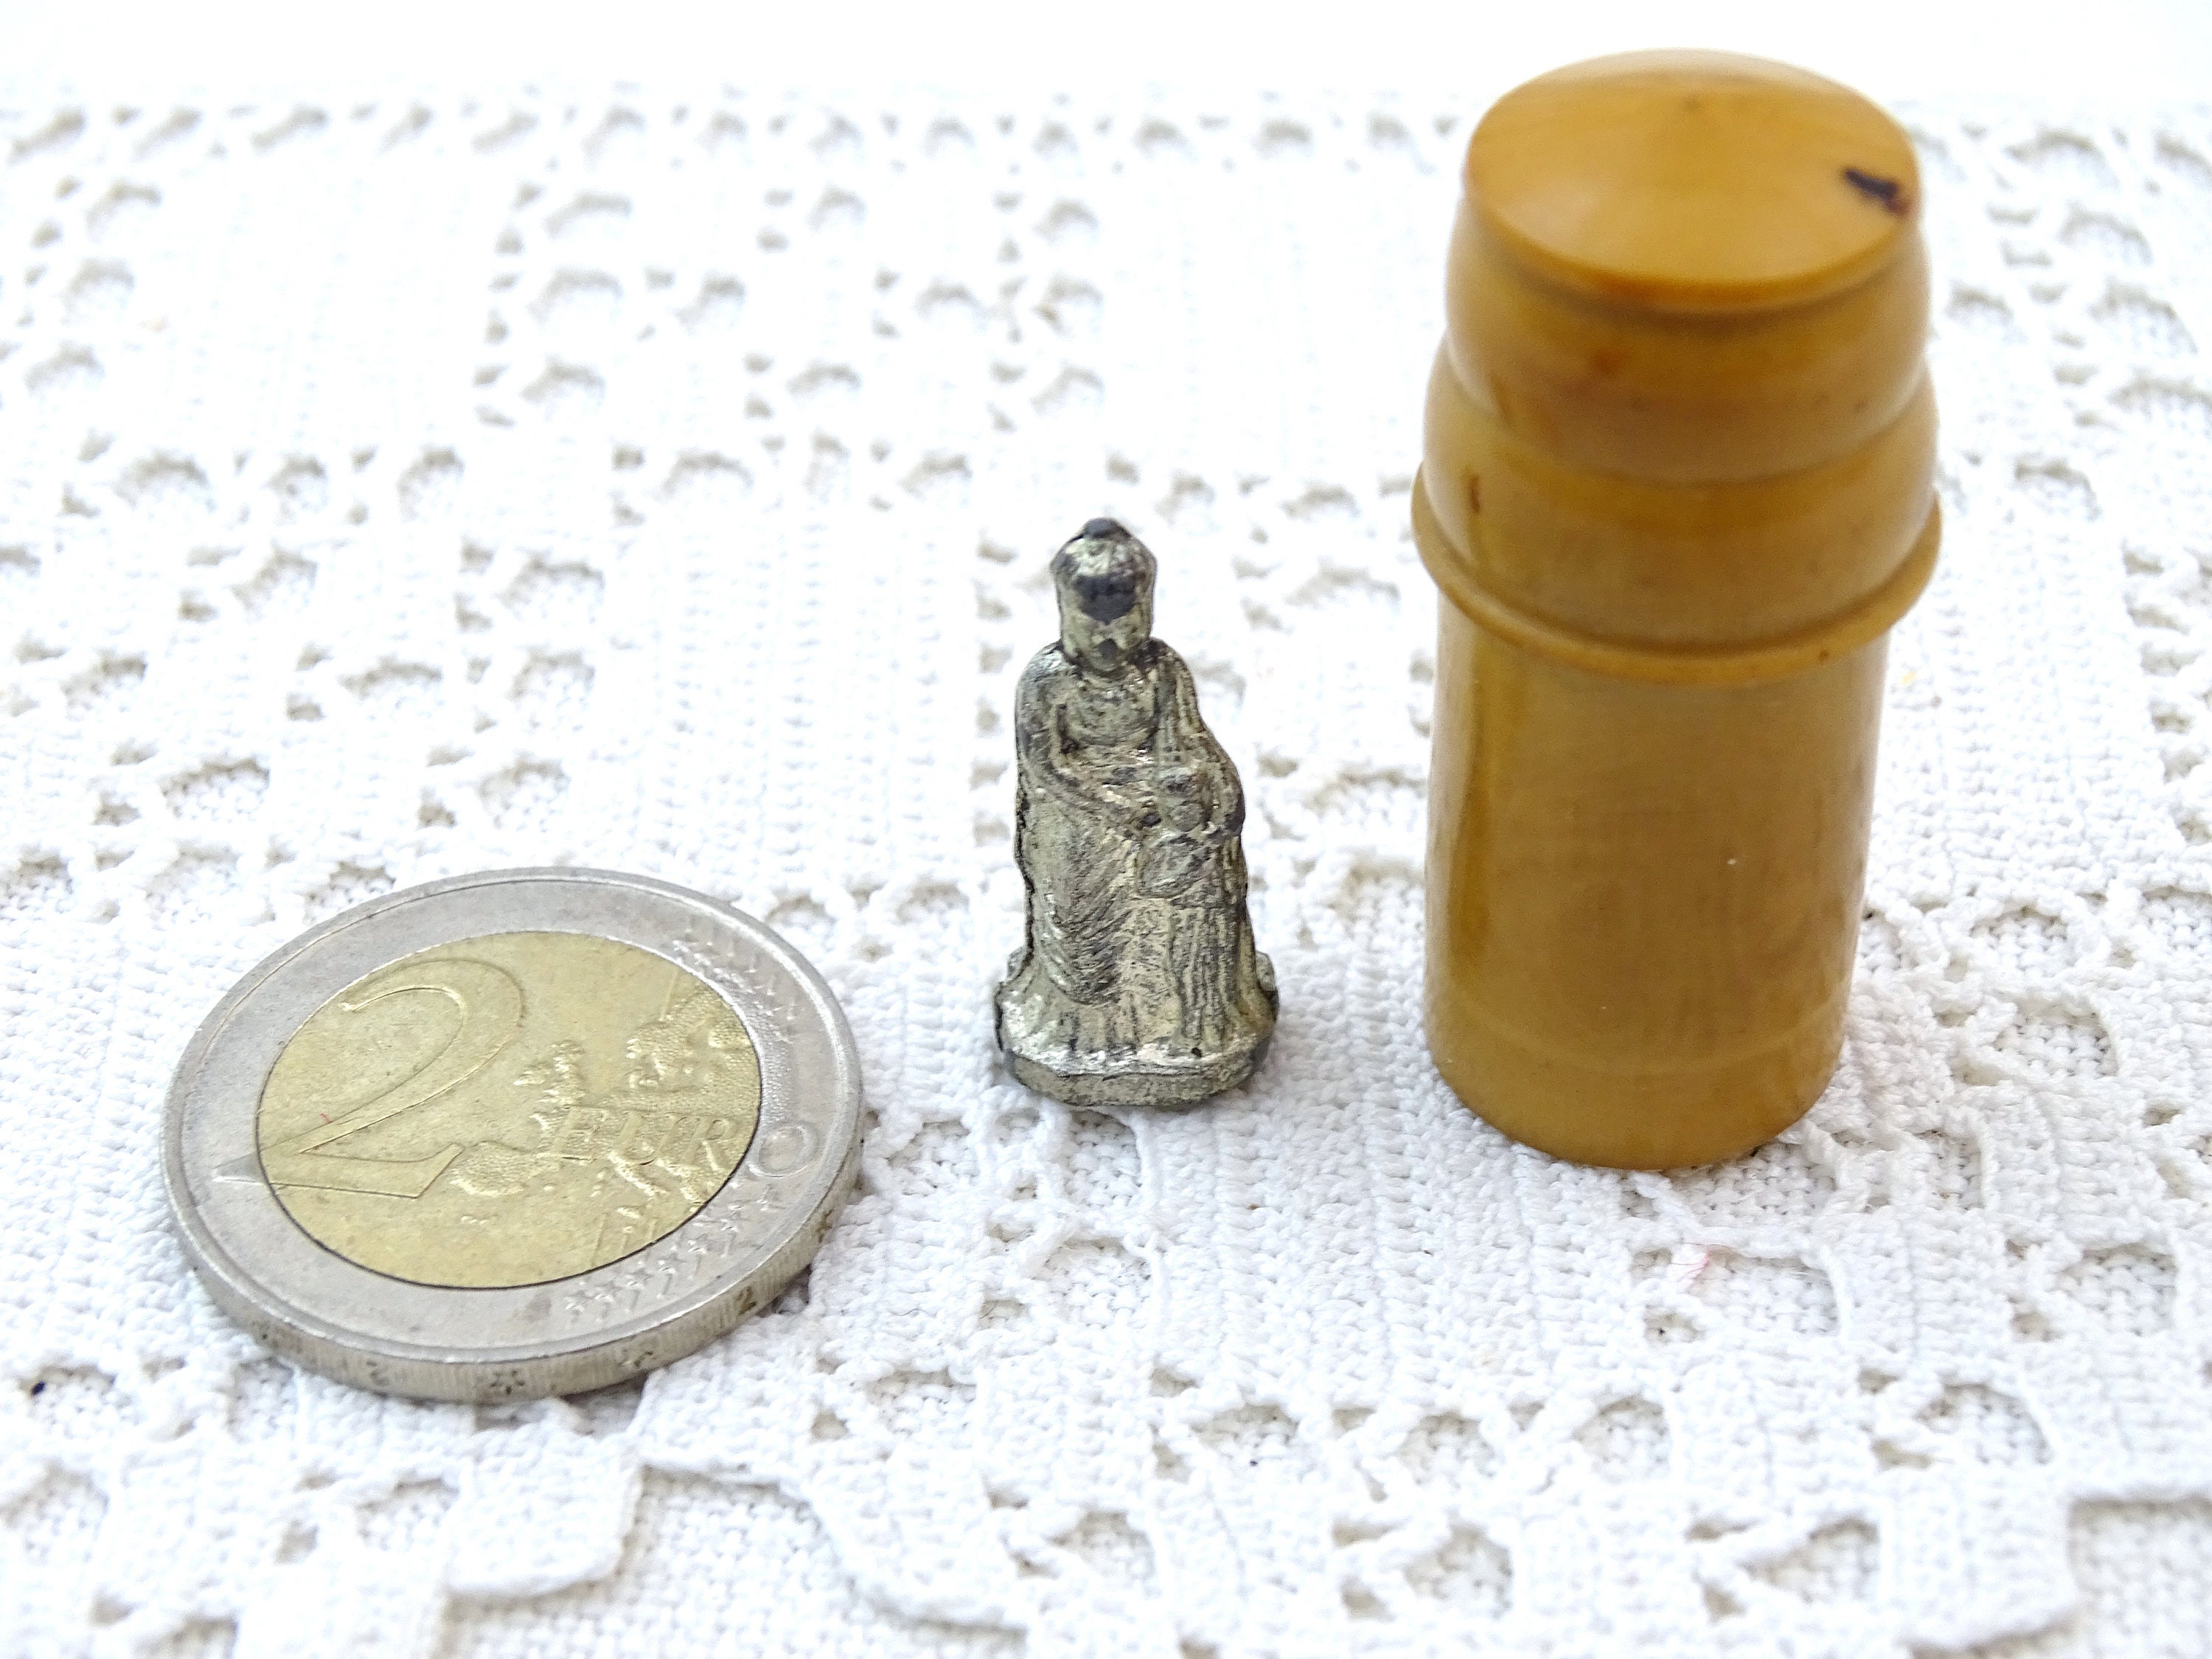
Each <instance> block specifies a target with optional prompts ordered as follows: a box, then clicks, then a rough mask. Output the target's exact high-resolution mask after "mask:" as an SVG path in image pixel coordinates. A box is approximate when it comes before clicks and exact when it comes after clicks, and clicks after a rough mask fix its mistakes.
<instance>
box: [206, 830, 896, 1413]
mask: <svg viewBox="0 0 2212 1659" xmlns="http://www.w3.org/2000/svg"><path fill="white" fill-rule="evenodd" d="M488 933H584V934H591V935H595V936H597V937H599V938H601V939H618V940H620V941H621V942H623V944H626V945H635V946H636V947H638V948H639V949H641V950H644V951H650V952H652V953H653V954H654V955H655V956H658V957H662V958H663V959H664V960H666V961H668V962H671V963H675V964H677V965H678V967H681V968H683V969H686V970H687V971H689V972H690V973H692V974H694V975H697V976H698V977H699V978H700V979H701V980H702V981H705V982H706V983H707V984H708V986H710V987H713V989H714V991H715V992H716V993H717V994H719V995H720V996H721V997H722V998H723V999H724V1000H726V1001H727V1002H728V1004H729V1005H730V1006H731V1008H732V1009H733V1010H734V1011H735V1012H736V1013H737V1015H738V1018H739V1019H740V1020H741V1021H742V1022H743V1023H744V1027H745V1030H746V1033H747V1034H748V1036H750V1038H751V1039H752V1042H753V1046H754V1048H755V1049H756V1051H757V1053H758V1054H759V1057H760V1066H761V1109H760V1121H759V1126H758V1127H757V1129H756V1130H755V1132H754V1134H753V1139H752V1143H751V1145H750V1146H748V1147H747V1148H746V1151H745V1154H744V1158H741V1159H740V1160H739V1162H738V1167H737V1169H736V1170H735V1171H734V1172H733V1173H732V1175H731V1176H730V1178H729V1180H728V1181H727V1182H725V1183H724V1184H723V1186H722V1188H721V1189H720V1191H719V1192H717V1193H716V1194H714V1197H712V1198H711V1199H709V1200H708V1201H707V1202H706V1204H705V1205H703V1206H702V1207H701V1208H700V1210H699V1211H698V1212H697V1213H696V1215H694V1216H693V1217H692V1218H690V1220H688V1221H686V1222H684V1223H683V1224H682V1225H679V1226H678V1227H677V1228H676V1229H674V1230H673V1231H671V1232H670V1233H668V1234H667V1235H666V1236H665V1237H662V1238H660V1239H659V1240H656V1241H655V1242H654V1243H652V1244H649V1245H647V1247H645V1248H644V1249H641V1250H639V1251H636V1252H635V1253H634V1254H632V1255H627V1256H624V1257H623V1258H622V1259H621V1260H620V1261H611V1262H609V1263H607V1264H606V1265H605V1267H595V1268H592V1270H590V1271H589V1272H587V1273H578V1274H575V1275H574V1277H571V1278H568V1279H558V1280H555V1281H553V1282H551V1283H548V1284H540V1285H520V1286H517V1287H514V1288H512V1289H475V1288H466V1289H461V1288H445V1287H440V1286H435V1285H416V1284H410V1283H408V1282H406V1281H404V1280H401V1279H392V1278H390V1277H387V1276H386V1275H385V1274H383V1273H376V1272H374V1271H372V1270H371V1269H369V1268H367V1267H360V1266H358V1265H356V1263H354V1262H351V1261H348V1260H346V1259H345V1258H344V1257H343V1256H341V1255H338V1254H337V1252H336V1251H334V1250H331V1249H329V1248H327V1247H326V1246H325V1245H323V1244H320V1243H317V1242H316V1241H315V1240H314V1239H313V1237H310V1236H309V1235H308V1234H307V1232H306V1231H304V1230H303V1229H302V1228H301V1227H300V1225H298V1224H297V1223H295V1221H294V1220H293V1219H292V1218H291V1217H290V1216H289V1215H287V1214H286V1213H285V1212H284V1210H283V1206H282V1205H281V1204H279V1202H278V1201H277V1198H276V1191H275V1189H274V1188H272V1187H271V1186H270V1184H269V1182H268V1180H267V1179H266V1178H265V1176H264V1175H263V1174H262V1170H261V1163H260V1152H259V1143H258V1114H259V1110H260V1103H261V1094H262V1089H263V1085H264V1084H265V1083H266V1082H267V1080H268V1077H269V1073H270V1069H271V1068H272V1067H273V1066H275V1065H276V1059H277V1056H278V1055H279V1054H282V1053H283V1048H284V1045H285V1044H286V1043H287V1042H289V1041H290V1040H291V1037H292V1034H293V1033H294V1032H295V1031H296V1030H298V1029H299V1027H300V1025H301V1022H303V1021H304V1020H306V1019H307V1017H308V1016H309V1015H310V1014H313V1012H315V1011H316V1010H317V1009H318V1008H319V1007H321V1006H322V1005H323V1004H324V1003H325V1001H327V1000H329V999H330V998H331V997H332V996H335V995H336V994H337V993H338V992H340V991H342V990H343V989H344V988H345V987H347V986H349V985H350V984H352V983H353V982H354V981H356V980H358V979H360V978H361V977H362V975H366V974H369V973H373V972H374V971H375V970H376V969H379V968H380V967H383V966H385V965H386V964H387V963H392V962H394V961H396V960H398V958H400V957H406V956H410V955H412V954H413V953H414V952H416V951H424V950H428V949H430V948H432V947H433V946H436V945H447V944H453V943H457V942H459V941H460V940H462V939H474V938H480V937H482V936H483V935H485V934H488ZM860 1112H861V1103H860V1061H859V1057H858V1055H857V1054H856V1052H855V1050H854V1047H853V1037H852V1033H851V1031H850V1030H849V1029H848V1027H847V1025H846V1024H845V1016H844V1012H843V1011H842V1009H840V1008H839V1007H838V1006H837V1001H836V998H835V997H834V996H832V995H831V994H830V992H829V987H828V986H827V985H826V984H824V983H823V980H822V977H821V975H818V974H817V973H816V972H815V970H814V969H813V968H812V967H811V966H810V965H809V964H808V963H807V962H806V961H805V958H804V957H801V956H799V953H798V952H797V951H794V950H793V949H792V948H791V946H790V945H787V944H786V943H785V942H784V941H783V940H782V939H781V938H779V937H778V936H777V935H776V934H775V933H774V932H773V931H772V930H770V929H769V927H767V926H765V925H764V924H763V923H761V922H759V921H755V920H754V919H753V918H752V917H750V916H748V915H744V913H743V912H741V911H738V910H735V909H732V908H730V907H729V906H727V905H725V904H721V903H719V902H716V901H714V900H713V899H710V898H708V897H706V896H704V895H702V894H699V893H694V892H691V891H689V890H686V889H684V888H681V887H677V886H672V885H671V884H668V883H666V882H660V881H653V880H651V879H649V878H646V877H642V876H632V875H624V874H622V873H620V872H614V871H607V870H586V869H535V870H500V871H489V872H482V873H479V874H475V875H467V876H456V877H453V878H449V879H447V880H444V881H435V882H430V883H428V884H425V885H423V886H420V887H410V888H408V889H405V890H402V891H399V892H394V893H387V894H385V895H382V896H380V897H378V898H375V899H373V900H370V901H369V902H367V903H365V904H362V905H360V906H357V907H356V908H353V909H351V910H348V911H346V912H344V913H343V915H337V916H334V917H332V918H331V920H330V921H325V922H324V923H322V924H321V925H320V926H319V927H314V928H313V929H311V930H310V931H308V932H307V933H302V934H301V936H300V937H299V938H297V939H294V940H292V941H291V942H290V943H289V944H288V945H285V946H284V947H283V949H282V950H280V951H276V953H275V954H274V955H272V956H270V957H268V958H266V959H265V960H264V961H263V962H262V963H260V964H259V965H258V966H257V967H256V968H254V969H252V971H251V972H250V973H248V974H247V975H246V976H245V977H244V978H243V979H241V980H240V981H239V982H238V983H237V984H236V985H235V986H234V987H231V990H230V992H229V994H228V995H226V996H225V997H224V998H223V999H222V1001H221V1002H220V1003H218V1004H216V1007H215V1009H214V1011H213V1012H211V1013H210V1014H209V1015H208V1017H207V1018H206V1019H205V1020H204V1021H203V1022H202V1023H201V1024H200V1027H199V1029H198V1030H197V1031H196V1032H194V1033H193V1035H192V1039H191V1042H189V1043H187V1044H186V1045H185V1052H184V1055H183V1058H182V1059H181V1060H179V1062H178V1066H177V1073H176V1078H175V1080H174V1081H173V1083H172V1085H170V1089H169V1098H168V1107H167V1120H166V1122H165V1125H164V1133H163V1139H164V1148H163V1153H164V1156H163V1170H164V1175H165V1177H166V1179H167V1186H168V1191H169V1203H170V1207H171V1210H172V1212H173V1214H174V1217H175V1219H176V1225H177V1231H178V1235H179V1238H180V1240H181V1241H182V1243H183V1246H184V1249H185V1255H186V1256H187V1257H189V1258H190V1260H191V1263H192V1266H193V1267H195V1268H197V1270H198V1272H199V1274H200V1277H201V1279H203V1280H204V1282H205V1283H206V1285H207V1287H208V1290H209V1291H210V1293H211V1294H212V1295H213V1296H214V1297H215V1299H216V1302H217V1304H220V1305H221V1306H222V1309H223V1310H224V1311H225V1312H227V1313H228V1314H229V1315H230V1316H231V1317H232V1318H234V1319H235V1320H236V1321H237V1322H239V1323H240V1325H242V1326H244V1327H245V1328H246V1330H247V1331H249V1332H250V1333H251V1334H252V1335H254V1336H255V1337H256V1338H258V1340H261V1341H262V1342H263V1343H264V1344H266V1345H267V1346H269V1347H270V1348H272V1349H274V1350H275V1351H276V1352H277V1353H279V1354H282V1355H283V1356H284V1357H285V1358H288V1359H292V1360H295V1361H297V1362H298V1363H299V1364H302V1365H305V1366H307V1367H308V1368H309V1369H311V1370H317V1371H320V1372H321V1373H323V1374H324V1375H325V1376H332V1377H336V1378H337V1380H338V1381H340V1382H342V1383H352V1384H355V1385H356V1386H358V1387H362V1388H366V1389H377V1390H379V1391H380V1392H382V1393H386V1394H400V1395H415V1396H417V1397H420V1398H424V1399H431V1400H458V1401H476V1402H483V1401H500V1400H520V1399H533V1398H537V1397H538V1396H541V1395H553V1394H577V1393H582V1392H584V1391H586V1390H587V1389H599V1388H605V1387H606V1386H608V1385H610V1384H611V1383H619V1382H622V1381H623V1380H625V1379H626V1378H629V1377H631V1376H636V1375H638V1374H639V1373H641V1372H643V1371H647V1370H653V1368H655V1367H656V1366H659V1365H665V1364H668V1363H669V1362H670V1361H671V1360H673V1359H678V1358H682V1357H683V1356H684V1355H685V1354H687V1353H690V1352H692V1351H693V1350H694V1349H696V1348H697V1347H698V1346H701V1345H702V1343H705V1342H708V1341H710V1340H713V1339H714V1338H715V1337H717V1336H719V1335H720V1334H722V1333H723V1332H725V1331H726V1330H728V1329H729V1328H731V1327H732V1325H734V1324H736V1323H737V1322H738V1321H739V1320H740V1319H742V1318H744V1316H746V1315H747V1314H749V1313H750V1312H752V1311H753V1310H756V1309H757V1308H759V1307H761V1306H763V1305H764V1304H766V1303H768V1302H769V1301H770V1300H772V1299H773V1298H774V1297H775V1295H776V1294H777V1292H779V1291H781V1290H782V1288H783V1287H784V1285H786V1284H787V1283H788V1282H789V1281H790V1279H792V1277H793V1275H794V1274H796V1273H798V1272H799V1269H800V1268H801V1267H805V1265H806V1264H807V1262H808V1261H811V1259H812V1257H813V1255H814V1252H815V1249H816V1247H817V1245H818V1244H819V1243H820V1242H821V1239H822V1236H823V1233H824V1232H826V1231H828V1229H829V1224H830V1222H831V1220H832V1219H833V1218H835V1216H836V1211H837V1207H838V1206H839V1205H840V1204H841V1203H842V1201H843V1200H844V1197H845V1194H847V1192H848V1190H849V1189H850V1188H851V1186H852V1182H853V1175H854V1170H855V1169H856V1168H857V1166H858V1164H859V1159H860Z"/></svg>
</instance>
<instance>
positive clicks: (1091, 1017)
mask: <svg viewBox="0 0 2212 1659" xmlns="http://www.w3.org/2000/svg"><path fill="white" fill-rule="evenodd" d="M1155 568H1156V566H1155V563H1154V561H1153V558H1152V553H1151V552H1150V551H1149V550H1147V549H1146V546H1145V544H1143V543H1142V542H1140V541H1139V540H1138V539H1137V538H1135V537H1134V536H1132V535H1131V534H1130V533H1129V532H1127V531H1126V530H1124V529H1123V528H1122V527H1121V526H1120V525H1118V524H1116V523H1115V521H1114V520H1111V519H1093V520H1091V522H1090V523H1088V524H1086V525H1085V526H1083V533H1082V534H1081V535H1079V536H1078V537H1077V538H1075V539H1074V540H1073V541H1071V542H1069V543H1068V544H1066V546H1065V547H1063V548H1061V549H1060V551H1059V552H1058V553H1057V554H1055V555H1054V557H1053V562H1052V575H1053V585H1054V588H1055V589H1056V590H1057V592H1058V593H1059V597H1060V639H1059V640H1058V641H1057V642H1055V643H1054V644H1052V645H1048V646H1047V647H1044V649H1043V650H1042V651H1040V652H1038V653H1036V656H1035V657H1034V658H1032V659H1030V665H1029V666H1028V667H1027V668H1026V669H1024V671H1023V672H1022V678H1021V684H1020V687H1019V689H1018V690H1017V691H1016V692H1015V694H1014V747H1015V758H1016V762H1017V771H1016V783H1015V793H1014V858H1015V861H1016V862H1017V863H1018V865H1019V866H1020V867H1021V872H1022V882H1023V885H1024V887H1025V888H1026V889H1027V890H1028V909H1029V915H1028V929H1027V936H1026V939H1024V944H1023V945H1022V948H1021V950H1020V951H1017V952H1016V953H1015V955H1014V957H1013V960H1012V963H1010V964H1009V965H1008V969H1007V975H1006V982H1005V983H1004V984H1003V985H1001V986H1000V987H999V996H998V1005H999V1046H1000V1048H1003V1049H1005V1050H1006V1058H1007V1060H1008V1061H1009V1062H1010V1063H1011V1064H1012V1066H1013V1071H1014V1075H1015V1076H1016V1077H1017V1078H1018V1079H1021V1081H1022V1082H1023V1083H1024V1084H1026V1085H1028V1086H1029V1087H1030V1088H1032V1089H1035V1090H1036V1091H1037V1092H1038V1093H1040V1094H1044V1095H1049V1096H1051V1097H1053V1098H1054V1099H1055V1100H1064V1101H1066V1102H1068V1103H1070V1104H1072V1105H1077V1106H1184V1105H1189V1104H1191V1103H1194V1102H1196V1101H1200V1100H1204V1099H1205V1098H1206V1097H1208V1096H1209V1095H1215V1094H1218V1093H1220V1092H1221V1091H1223V1090H1224V1089H1230V1088H1234V1087H1235V1086H1236V1085H1237V1084H1239V1083H1242V1082H1243V1081H1244V1079H1246V1078H1248V1077H1249V1076H1250V1075H1251V1074H1252V1070H1253V1068H1254V1067H1255V1066H1257V1065H1258V1064H1259V1063H1260V1060H1261V1058H1262V1056H1264V1055H1265V1054H1266V1053H1267V1039H1268V1038H1269V1037H1270V1036H1272V1035H1273V1032H1274V1029H1275V971H1274V968H1273V964H1272V963H1269V962H1268V960H1267V957H1265V956H1264V955H1262V954H1261V951H1259V950H1258V949H1257V948H1256V947H1255V945H1254V944H1253V942H1252V922H1251V919H1250V917H1249V915H1248V914H1247V912H1246V908H1245V881H1244V848H1243V841H1242V840H1241V838H1240V837H1241V835H1242V832H1243V827H1244V792H1243V786H1242V785H1241V784H1240V783H1239V781H1238V780H1237V769H1236V768H1235V767H1234V766H1232V765H1231V764H1230V761H1229V757H1228V756H1227V755H1226V754H1225V753H1224V752H1223V750H1222V747H1221V745H1220V744H1218V743H1217V742H1216V741H1215V740H1214V737H1213V734H1212V732H1209V731H1207V730H1206V722H1205V720H1202V719H1201V718H1200V715H1199V712H1198V690H1197V687H1196V686H1195V685H1194V684H1192V681H1191V677H1190V670H1189V669H1188V667H1186V666H1185V665H1184V664H1183V660H1182V658H1181V657H1178V656H1177V655H1176V653H1174V652H1173V651H1171V650H1170V649H1169V648H1168V647H1166V646H1164V645H1163V644H1162V643H1161V642H1160V641H1158V640H1156V639H1154V638H1152V578H1153V574H1154V571H1155Z"/></svg>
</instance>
